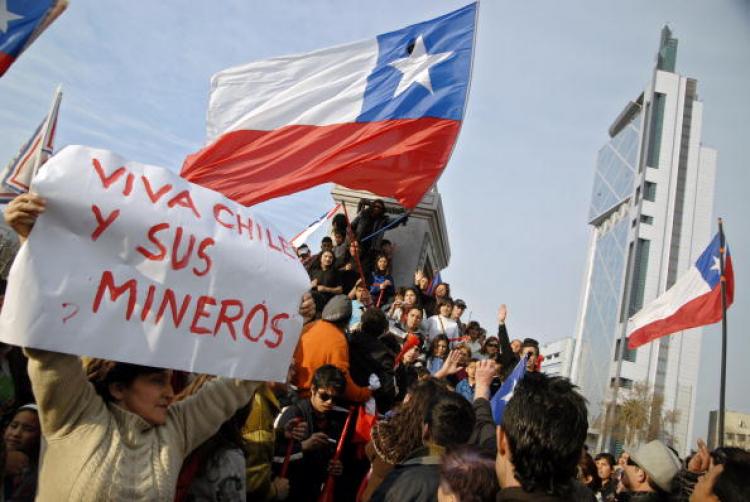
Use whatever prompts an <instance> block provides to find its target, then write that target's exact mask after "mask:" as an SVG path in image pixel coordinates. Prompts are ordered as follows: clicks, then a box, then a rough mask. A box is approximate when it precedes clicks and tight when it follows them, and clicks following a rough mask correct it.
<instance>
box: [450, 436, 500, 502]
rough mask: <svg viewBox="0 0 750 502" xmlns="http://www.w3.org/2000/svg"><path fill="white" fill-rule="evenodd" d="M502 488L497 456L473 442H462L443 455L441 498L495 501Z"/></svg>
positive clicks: (466, 501)
mask: <svg viewBox="0 0 750 502" xmlns="http://www.w3.org/2000/svg"><path fill="white" fill-rule="evenodd" d="M498 490H500V486H499V484H498V482H497V475H496V474H495V459H494V458H493V457H490V456H487V455H485V454H483V453H481V452H480V451H479V450H478V449H476V448H472V447H470V446H459V447H457V448H455V449H453V450H451V451H450V452H448V453H446V455H445V456H444V457H443V462H442V463H441V465H440V486H439V488H438V492H437V500H438V502H494V500H495V497H496V496H497V492H498Z"/></svg>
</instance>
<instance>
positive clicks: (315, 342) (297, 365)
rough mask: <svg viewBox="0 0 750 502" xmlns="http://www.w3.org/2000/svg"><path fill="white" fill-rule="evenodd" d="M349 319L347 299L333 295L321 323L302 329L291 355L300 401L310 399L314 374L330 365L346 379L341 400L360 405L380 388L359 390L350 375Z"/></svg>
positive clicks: (325, 308) (349, 303)
mask: <svg viewBox="0 0 750 502" xmlns="http://www.w3.org/2000/svg"><path fill="white" fill-rule="evenodd" d="M351 316H352V302H351V300H349V298H347V296H346V295H336V296H334V297H333V298H331V300H330V301H329V302H328V303H327V304H326V306H325V307H324V308H323V315H322V319H320V320H318V321H314V322H311V323H309V324H307V325H305V327H304V328H303V329H302V335H301V336H300V339H299V342H298V343H297V348H296V350H295V351H294V370H295V371H294V384H295V385H296V386H297V388H298V390H299V396H300V397H301V398H303V399H304V398H307V397H309V396H310V387H311V384H312V378H313V374H314V373H315V370H317V369H318V368H320V367H321V366H323V365H325V364H332V365H334V366H336V367H337V368H338V369H340V370H341V371H342V372H343V373H344V376H345V377H346V389H345V390H344V395H343V397H344V399H346V400H348V401H352V402H355V403H363V402H365V401H367V400H369V399H370V397H372V391H371V389H372V390H375V388H374V387H378V386H379V385H372V384H371V387H360V386H359V385H357V384H355V383H354V381H353V380H352V377H351V375H350V374H349V344H348V342H347V340H346V336H345V335H344V330H345V329H346V326H347V325H348V324H349V319H350V318H351Z"/></svg>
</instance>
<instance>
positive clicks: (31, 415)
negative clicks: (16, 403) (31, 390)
mask: <svg viewBox="0 0 750 502" xmlns="http://www.w3.org/2000/svg"><path fill="white" fill-rule="evenodd" d="M40 439H41V432H40V426H39V411H38V409H37V406H36V405H35V404H25V405H23V406H21V407H20V408H18V409H17V410H16V412H15V413H13V418H12V419H11V421H10V423H9V424H8V426H7V427H6V428H5V432H4V433H3V440H4V443H5V448H6V453H5V458H4V459H3V460H4V463H5V469H4V472H5V485H4V487H3V488H4V490H3V491H4V494H5V498H4V500H6V501H9V502H14V501H18V502H20V501H32V500H34V496H35V495H36V482H37V477H38V475H39V467H38V466H39V444H40Z"/></svg>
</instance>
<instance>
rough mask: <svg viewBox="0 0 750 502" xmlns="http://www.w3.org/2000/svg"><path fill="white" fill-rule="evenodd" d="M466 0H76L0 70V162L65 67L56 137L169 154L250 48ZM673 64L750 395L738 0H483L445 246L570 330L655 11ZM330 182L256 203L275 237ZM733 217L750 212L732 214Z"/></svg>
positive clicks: (451, 180) (526, 331)
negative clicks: (699, 111)
mask: <svg viewBox="0 0 750 502" xmlns="http://www.w3.org/2000/svg"><path fill="white" fill-rule="evenodd" d="M465 4H466V2H465V1H453V0H444V1H435V0H412V1H409V2H403V1H398V2H397V1H391V0H381V1H378V2H371V1H370V2H366V1H351V0H350V1H344V0H329V1H315V2H311V1H308V0H296V1H291V0H290V1H278V2H261V1H248V0H221V1H216V2H185V1H183V0H162V1H160V2H154V1H152V0H129V1H127V2H114V1H109V2H102V1H101V0H70V6H69V8H68V10H67V11H66V12H65V13H64V14H63V15H62V16H61V17H60V18H59V19H58V20H57V21H56V22H55V23H54V24H53V25H52V27H51V28H49V30H48V31H47V32H46V33H45V34H44V35H43V36H42V37H41V38H40V39H39V40H37V42H35V43H34V44H33V45H32V46H31V48H30V49H29V50H27V52H26V53H24V54H23V55H22V57H21V58H20V59H19V60H18V61H17V62H16V63H15V64H14V65H13V67H11V69H10V70H9V71H8V73H7V74H6V75H5V76H3V77H2V78H1V79H0V162H6V160H3V159H7V160H10V159H11V158H12V157H13V156H14V155H15V153H16V152H17V150H18V149H19V147H20V146H21V145H22V144H23V143H24V142H25V141H26V140H27V139H28V138H29V136H30V135H31V134H32V132H33V131H34V129H35V128H36V126H37V125H38V123H39V122H40V121H41V119H42V117H43V116H44V114H45V113H46V112H47V109H48V107H49V103H50V100H51V97H52V94H53V91H54V89H55V87H56V86H57V85H58V84H62V85H63V90H64V97H63V101H62V106H61V110H60V120H59V130H58V137H57V141H56V143H57V145H56V146H57V147H58V148H60V147H62V146H64V145H68V144H84V145H89V146H92V147H99V148H106V149H109V150H113V151H115V152H117V153H119V154H120V155H123V156H125V157H126V158H129V159H132V160H135V161H139V162H145V163H151V164H156V165H160V166H163V167H167V168H170V169H174V170H178V169H179V167H180V165H181V163H182V160H183V159H184V157H185V156H186V155H187V154H189V153H191V152H193V151H196V150H198V149H199V148H201V147H202V146H203V143H204V141H205V113H206V106H207V101H208V91H209V79H210V77H211V75H212V74H214V73H215V72H217V71H219V70H221V69H224V68H227V67H230V66H234V65H237V64H242V63H246V62H250V61H253V60H258V59H263V58H268V57H273V56H279V55H284V54H294V53H301V52H306V51H309V50H313V49H317V48H322V47H327V46H331V45H337V44H342V43H347V42H351V41H356V40H362V39H366V38H371V37H374V36H376V35H377V34H379V33H384V32H388V31H392V30H394V29H398V28H400V27H402V26H406V25H408V24H412V23H415V22H419V21H422V20H426V19H430V18H432V17H436V16H438V15H440V14H443V13H446V12H449V11H451V10H453V9H456V8H459V7H461V6H463V5H465ZM665 23H669V25H670V27H671V28H672V31H673V36H674V37H676V38H678V39H679V47H678V53H677V71H678V72H679V73H681V74H683V75H686V76H690V77H694V78H696V79H698V94H699V96H700V99H701V100H702V101H703V102H704V104H705V109H704V123H703V143H704V144H705V145H707V146H711V147H714V148H716V149H717V150H718V152H719V153H718V174H717V182H716V203H715V208H714V212H715V215H716V216H722V217H724V219H725V228H726V233H727V238H728V241H729V245H730V248H731V251H732V257H733V260H734V266H735V271H736V272H735V274H736V282H737V284H738V286H737V293H736V301H735V305H734V306H733V307H732V308H731V309H730V311H729V316H728V326H729V346H728V348H729V350H728V388H727V406H728V408H730V409H733V410H737V411H745V412H750V393H747V392H746V391H745V389H744V388H742V383H744V382H745V381H746V380H747V376H746V372H745V371H744V368H743V365H744V364H745V361H746V360H747V359H748V357H750V336H749V334H748V329H747V326H750V299H748V298H749V297H748V296H747V295H746V294H744V287H743V285H745V284H748V280H750V252H748V250H750V225H749V224H748V223H747V221H746V220H747V219H748V216H750V197H748V196H747V190H748V188H749V187H750V169H748V166H747V158H748V155H747V147H748V144H750V141H748V140H750V127H749V126H748V123H749V121H748V117H750V93H748V88H750V2H748V1H742V0H705V1H696V0H673V1H667V0H664V1H660V2H653V1H652V0H630V1H628V2H616V3H615V2H601V1H598V0H589V1H573V0H570V1H566V2H559V1H557V0H529V1H525V2H514V1H508V0H505V1H499V0H498V1H494V0H485V1H483V2H482V3H481V4H480V13H479V31H478V36H477V48H476V54H475V61H474V70H473V81H472V87H471V92H470V97H469V103H468V107H467V113H466V117H465V121H464V125H463V129H462V132H461V135H460V137H459V140H458V144H457V146H456V149H455V151H454V154H453V157H452V159H451V161H450V163H449V165H448V167H447V169H446V171H445V172H444V174H443V176H442V178H441V179H440V181H439V183H438V187H439V190H440V192H441V193H442V197H443V205H444V209H445V215H446V221H447V225H448V233H449V239H450V245H451V262H450V265H449V267H448V268H447V269H446V270H445V272H444V273H443V277H444V279H445V280H447V281H448V282H450V283H451V286H452V289H453V291H454V292H455V296H459V297H461V298H463V299H465V300H466V301H467V303H468V304H469V310H470V311H471V315H472V318H475V319H479V320H480V321H481V322H482V323H484V324H486V325H491V324H493V323H494V317H495V311H496V309H497V306H498V305H499V304H500V303H507V304H508V306H509V311H510V314H509V319H508V323H509V327H510V329H511V330H512V336H514V337H516V336H518V337H525V336H532V337H535V338H537V339H539V340H541V341H543V342H544V341H551V340H555V339H559V338H563V337H567V336H573V335H574V332H575V327H576V320H577V316H578V311H579V308H580V305H579V304H580V296H581V289H582V280H583V272H584V265H585V259H586V249H587V244H588V237H589V228H588V226H587V218H586V216H587V211H588V206H589V201H590V196H591V189H592V184H593V174H594V161H595V157H596V152H597V151H598V150H599V148H601V146H602V145H604V144H605V143H606V141H607V139H608V136H607V129H608V128H609V126H610V124H611V123H612V121H613V120H614V118H615V117H616V116H617V115H618V113H619V112H620V111H621V109H622V108H623V106H624V105H625V104H626V103H627V102H628V101H629V100H631V99H634V98H636V97H637V96H638V94H639V93H640V92H641V90H642V89H643V87H644V85H645V84H646V82H647V81H648V79H649V77H650V74H651V71H652V68H653V63H654V57H655V53H656V49H657V47H658V41H659V33H660V30H661V28H662V26H663V25H664V24H665ZM330 188H331V187H330V186H321V187H317V188H314V189H311V190H308V191H306V192H303V193H300V194H296V195H293V196H290V197H286V198H283V199H279V200H275V201H271V202H268V203H265V204H263V207H262V210H263V211H264V212H266V214H267V215H268V216H269V217H270V219H272V220H273V221H275V222H276V225H277V227H278V228H279V229H280V230H281V231H282V232H285V233H286V234H287V235H290V236H291V235H294V234H296V233H297V232H298V231H299V230H301V229H302V228H304V227H305V226H306V225H307V224H308V223H310V222H311V221H312V220H313V219H315V217H317V216H319V215H320V214H322V213H324V212H325V211H327V210H328V209H330V207H332V205H333V204H332V199H331V197H330ZM743 221H744V222H745V223H743ZM720 343H721V341H720V330H719V328H718V327H717V326H712V327H710V328H708V329H706V330H705V335H704V337H703V344H702V346H703V349H702V363H701V369H700V377H699V378H700V384H699V389H698V402H697V409H696V424H697V425H696V427H697V429H696V431H695V432H696V434H697V435H698V436H704V437H705V433H706V430H707V424H708V411H709V410H711V409H716V408H717V407H718V400H719V397H718V395H719V371H720Z"/></svg>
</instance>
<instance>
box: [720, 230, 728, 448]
mask: <svg viewBox="0 0 750 502" xmlns="http://www.w3.org/2000/svg"><path fill="white" fill-rule="evenodd" d="M725 253H726V242H725V240H724V222H723V221H722V219H721V218H719V271H720V273H721V390H720V392H719V446H724V410H725V408H726V402H725V399H726V390H727V278H726V276H725V275H724V256H725Z"/></svg>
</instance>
